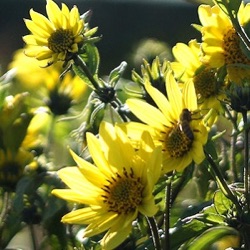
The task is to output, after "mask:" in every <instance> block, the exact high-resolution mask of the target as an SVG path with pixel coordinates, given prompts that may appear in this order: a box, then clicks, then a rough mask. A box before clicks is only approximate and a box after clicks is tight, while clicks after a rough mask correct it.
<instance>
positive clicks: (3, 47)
mask: <svg viewBox="0 0 250 250" xmlns="http://www.w3.org/2000/svg"><path fill="white" fill-rule="evenodd" d="M56 2H57V3H61V2H65V3H66V4H67V5H68V6H69V7H70V8H71V7H72V6H73V5H77V6H78V8H79V11H80V13H81V14H82V13H84V12H86V11H88V10H92V12H93V14H92V19H91V26H92V27H94V26H98V27H99V30H98V35H102V36H103V37H102V40H101V41H100V42H99V43H98V44H97V46H98V49H99V51H100V55H101V65H100V73H101V74H106V73H107V72H110V70H111V69H113V68H115V67H116V66H118V65H119V64H120V62H121V61H124V60H125V61H127V62H128V63H129V67H130V68H133V67H134V65H133V62H132V59H131V58H132V57H133V55H134V53H135V50H136V48H138V46H139V43H140V42H141V41H142V40H143V39H148V38H154V39H156V40H158V41H161V42H164V43H166V44H167V45H168V46H169V48H171V47H172V46H173V45H175V43H177V42H184V43H186V42H188V41H189V40H190V39H192V38H199V37H200V36H199V34H198V32H197V31H196V30H195V29H194V28H193V27H191V24H192V23H199V21H198V15H197V5H196V4H194V3H191V2H190V1H185V0H161V1H159V0H113V1H111V0H108V1H107V0H64V1H63V0H62V1H56ZM45 5H46V1H45V0H1V1H0V37H1V39H0V64H1V68H2V70H1V71H2V73H4V71H5V70H6V68H7V65H8V63H9V62H10V61H11V59H12V55H13V52H14V51H15V50H16V49H18V48H21V47H22V46H23V41H22V36H23V35H26V34H28V30H27V28H26V27H25V24H24V22H23V18H28V19H29V18H30V16H29V10H30V9H31V8H33V9H34V10H35V11H37V12H40V13H43V14H45V13H46V12H45ZM59 5H60V4H59ZM127 71H129V68H128V70H127Z"/></svg>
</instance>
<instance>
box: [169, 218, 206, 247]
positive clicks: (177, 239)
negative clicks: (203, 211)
mask: <svg viewBox="0 0 250 250" xmlns="http://www.w3.org/2000/svg"><path fill="white" fill-rule="evenodd" d="M187 219H188V218H187ZM182 222H183V223H185V221H182ZM182 222H181V224H179V225H177V226H176V227H175V228H172V229H171V230H170V237H171V242H170V243H171V249H172V250H174V249H179V247H180V246H181V245H182V244H184V243H185V242H187V241H189V240H191V239H193V238H195V237H197V236H199V235H200V234H202V233H203V232H204V231H206V230H207V229H208V228H209V226H208V225H207V224H206V223H204V222H202V221H201V220H197V219H196V218H191V219H190V220H188V221H187V222H186V223H185V224H182ZM197 249H199V248H197ZM197 249H196V250H197Z"/></svg>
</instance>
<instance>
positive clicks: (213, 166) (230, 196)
mask: <svg viewBox="0 0 250 250" xmlns="http://www.w3.org/2000/svg"><path fill="white" fill-rule="evenodd" d="M205 155H206V159H207V161H208V162H209V164H210V167H211V170H212V174H213V177H214V178H215V180H216V181H217V183H218V185H219V187H220V189H221V191H222V192H223V193H224V195H225V196H226V197H227V198H228V199H230V200H231V201H232V202H233V203H234V204H235V206H236V209H237V211H238V212H239V213H240V212H241V205H240V203H239V201H238V199H237V197H236V196H235V195H234V194H233V192H232V190H231V189H230V188H229V186H228V185H227V183H226V181H225V179H224V177H223V176H222V174H221V172H220V170H219V168H218V166H217V165H216V163H215V162H214V160H213V158H212V156H211V155H210V154H208V153H207V152H206V151H205Z"/></svg>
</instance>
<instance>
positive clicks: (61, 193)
mask: <svg viewBox="0 0 250 250" xmlns="http://www.w3.org/2000/svg"><path fill="white" fill-rule="evenodd" d="M51 193H52V194H53V195H56V196H57V197H60V198H61V199H64V200H67V201H70V202H77V203H81V204H88V205H100V203H101V201H100V200H98V199H96V195H83V194H82V193H81V194H79V192H75V191H73V190H71V189H53V190H52V192H51Z"/></svg>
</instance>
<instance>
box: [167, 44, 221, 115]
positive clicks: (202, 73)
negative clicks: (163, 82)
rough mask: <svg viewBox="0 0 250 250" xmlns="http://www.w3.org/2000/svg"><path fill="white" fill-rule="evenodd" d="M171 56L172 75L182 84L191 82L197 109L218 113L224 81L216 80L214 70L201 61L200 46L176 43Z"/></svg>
mask: <svg viewBox="0 0 250 250" xmlns="http://www.w3.org/2000/svg"><path fill="white" fill-rule="evenodd" d="M173 55H174V57H175V59H176V61H175V62H172V63H171V68H172V69H173V71H174V75H175V77H177V78H178V79H179V80H181V81H182V82H185V81H187V80H189V79H191V80H192V81H193V83H194V87H195V91H196V94H197V98H198V105H199V108H200V109H201V110H204V111H207V110H209V109H211V108H213V109H215V110H217V111H220V110H221V103H220V100H223V99H224V98H225V94H224V87H225V86H224V81H221V80H218V76H217V70H216V69H215V68H211V67H209V66H208V65H206V64H204V63H203V62H202V61H201V44H200V43H198V42H197V41H196V40H191V41H189V43H188V45H187V44H185V43H177V44H176V45H175V46H174V47H173Z"/></svg>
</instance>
